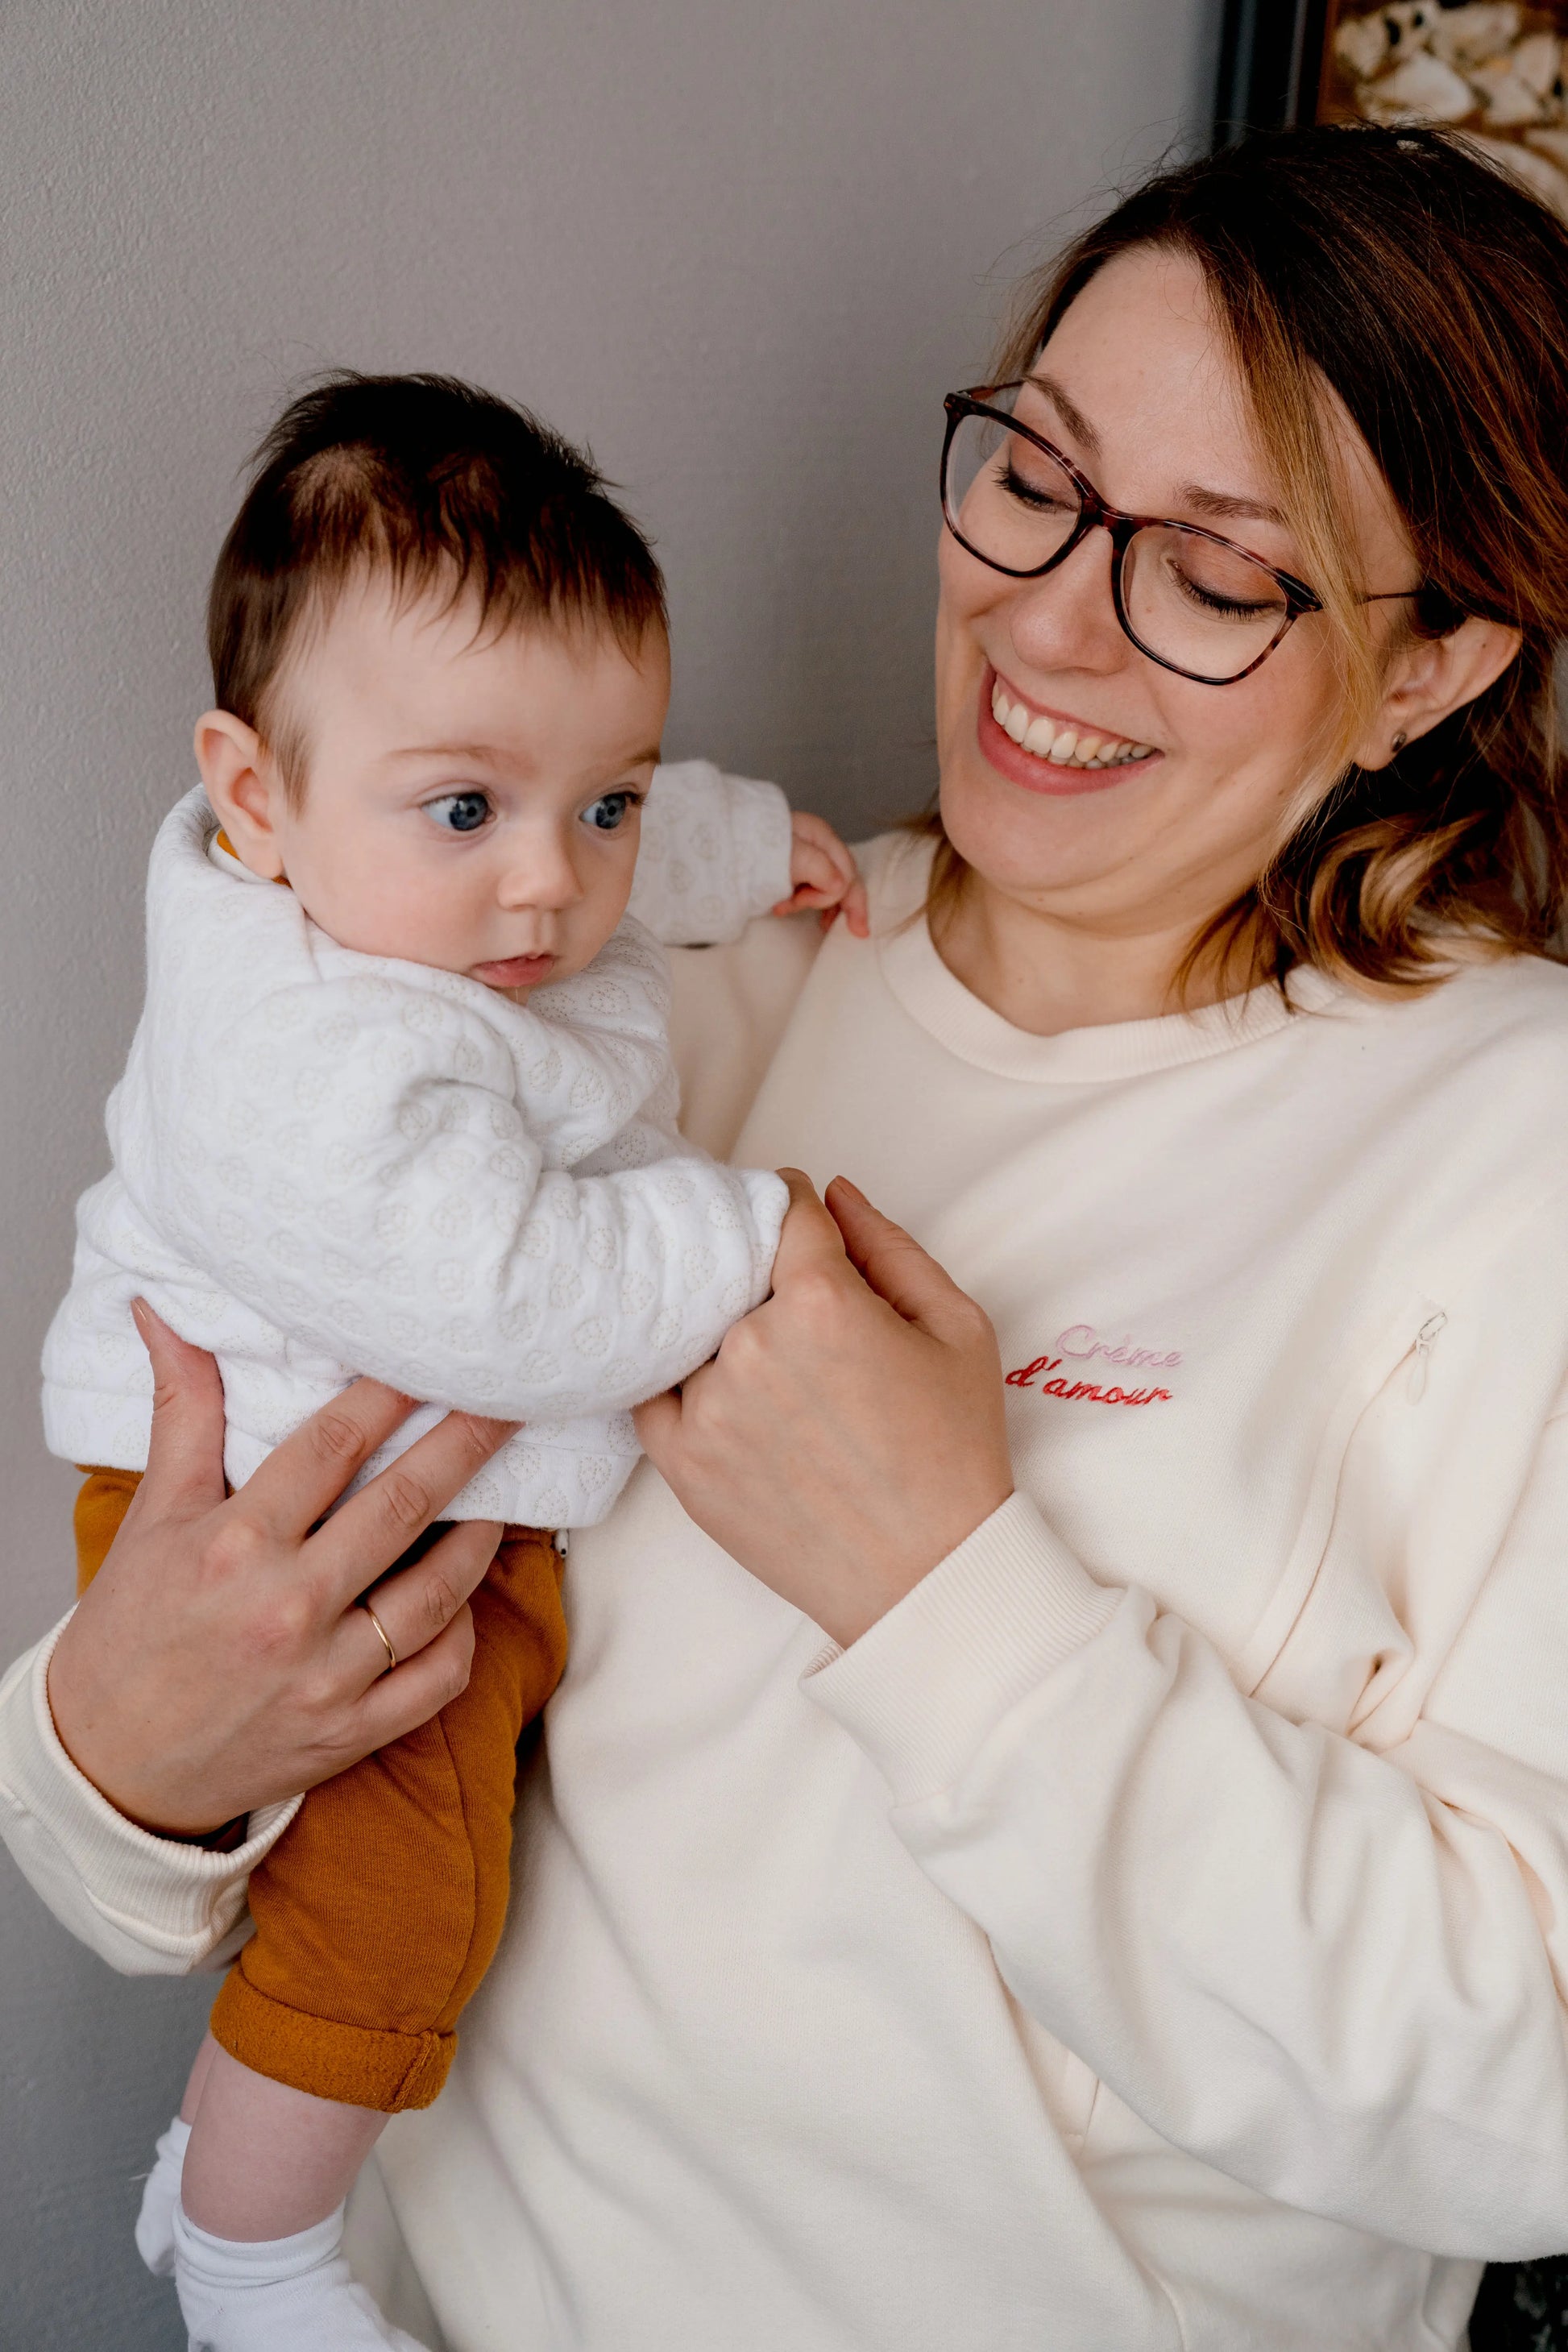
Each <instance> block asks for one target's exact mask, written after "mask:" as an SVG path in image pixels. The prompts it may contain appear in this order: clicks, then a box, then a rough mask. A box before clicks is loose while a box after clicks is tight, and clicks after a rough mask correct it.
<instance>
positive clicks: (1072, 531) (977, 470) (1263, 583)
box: [942, 383, 1421, 686]
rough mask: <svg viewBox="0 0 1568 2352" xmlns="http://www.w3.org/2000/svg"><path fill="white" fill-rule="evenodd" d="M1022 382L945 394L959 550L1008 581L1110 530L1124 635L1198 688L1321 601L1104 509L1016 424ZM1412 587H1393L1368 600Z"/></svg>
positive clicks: (1178, 528) (1173, 528)
mask: <svg viewBox="0 0 1568 2352" xmlns="http://www.w3.org/2000/svg"><path fill="white" fill-rule="evenodd" d="M1030 388H1031V387H1029V386H1028V385H1027V384H1025V383H994V384H976V385H975V386H974V387H973V390H972V391H969V392H950V393H949V394H948V395H947V398H946V400H945V402H944V403H943V406H944V407H945V408H946V410H947V438H946V440H945V441H944V442H943V444H942V515H943V517H944V519H945V520H946V523H947V527H948V529H949V530H950V531H952V535H953V537H954V539H956V540H957V541H958V543H959V545H960V546H961V547H963V548H967V549H968V551H969V552H970V554H971V555H977V556H978V557H979V558H980V561H981V562H982V563H988V564H989V565H990V566H991V568H992V570H993V571H994V572H1005V573H1006V574H1007V576H1008V577H1009V578H1010V579H1013V580H1037V579H1039V578H1041V577H1042V576H1043V575H1044V574H1045V573H1046V572H1054V571H1055V570H1056V568H1057V566H1058V563H1065V562H1066V561H1067V559H1068V556H1069V555H1070V554H1071V553H1072V551H1073V549H1074V548H1075V547H1077V545H1078V544H1079V541H1080V540H1083V539H1086V538H1087V537H1088V535H1089V532H1090V531H1091V530H1102V529H1103V530H1108V531H1109V532H1110V546H1111V566H1110V594H1111V601H1112V603H1113V604H1114V605H1115V607H1116V617H1117V620H1118V621H1119V622H1120V623H1121V628H1122V630H1123V632H1124V634H1125V635H1127V636H1128V637H1130V638H1131V641H1132V643H1133V644H1134V645H1135V646H1137V648H1138V650H1139V652H1140V653H1142V654H1147V655H1148V656H1149V658H1150V660H1151V661H1153V662H1158V663H1159V665H1160V667H1161V668H1162V669H1169V670H1174V671H1175V673H1176V675H1177V677H1190V678H1194V679H1195V680H1196V682H1197V683H1198V684H1199V685H1200V686H1234V685H1235V683H1236V681H1237V679H1238V678H1243V677H1249V676H1250V674H1251V673H1252V671H1254V670H1255V669H1256V668H1257V667H1258V664H1259V663H1260V662H1265V661H1267V660H1268V656H1269V655H1270V654H1271V653H1272V652H1273V651H1274V649H1275V647H1276V646H1278V645H1279V641H1280V639H1281V638H1282V637H1283V636H1285V635H1287V633H1288V632H1289V630H1290V629H1291V628H1293V627H1294V626H1295V624H1296V623H1297V622H1298V621H1299V620H1300V617H1301V615H1302V614H1303V613H1321V611H1322V609H1323V607H1322V604H1321V599H1320V598H1319V597H1317V596H1315V595H1314V594H1313V593H1312V591H1311V590H1310V588H1309V587H1308V586H1307V583H1306V582H1305V581H1304V580H1297V579H1294V578H1293V577H1292V576H1291V574H1290V573H1289V572H1279V571H1276V570H1275V568H1274V566H1273V565H1272V564H1269V563H1264V562H1260V561H1259V559H1258V557H1257V556H1256V555H1251V554H1249V553H1248V552H1247V549H1246V548H1245V547H1237V545H1236V544H1235V542H1234V541H1232V540H1228V539H1221V538H1220V537H1219V536H1218V535H1217V533H1215V532H1214V531H1212V530H1203V529H1201V528H1200V526H1199V525H1198V524H1196V523H1188V522H1173V521H1171V520H1168V519H1167V518H1165V517H1163V516H1156V515H1132V514H1123V513H1122V512H1121V509H1119V508H1116V507H1112V506H1107V504H1106V502H1105V500H1104V499H1102V498H1101V497H1100V492H1099V491H1098V490H1097V489H1096V488H1095V487H1094V484H1093V483H1092V482H1091V481H1089V478H1088V477H1087V476H1086V475H1083V474H1080V473H1079V469H1078V467H1076V466H1075V465H1074V464H1073V462H1072V460H1071V458H1070V457H1064V456H1063V454H1062V452H1061V451H1060V450H1059V449H1058V448H1057V447H1056V446H1054V445H1053V444H1052V443H1051V442H1049V441H1047V440H1046V439H1044V438H1043V436H1041V435H1040V434H1038V433H1036V432H1034V431H1033V430H1031V428H1030V427H1029V426H1028V425H1021V424H1020V423H1019V422H1018V419H1017V418H1016V416H1015V415H1014V414H1013V406H1014V403H1015V402H1016V399H1017V397H1018V394H1020V393H1021V392H1024V391H1026V390H1028V389H1030ZM1420 593H1421V592H1420V590H1418V589H1415V588H1393V589H1387V590H1384V591H1383V592H1382V593H1380V594H1378V595H1375V596H1364V597H1363V599H1362V602H1363V604H1384V603H1389V602H1392V601H1394V599H1396V598H1398V597H1402V596H1415V595H1418V594H1420Z"/></svg>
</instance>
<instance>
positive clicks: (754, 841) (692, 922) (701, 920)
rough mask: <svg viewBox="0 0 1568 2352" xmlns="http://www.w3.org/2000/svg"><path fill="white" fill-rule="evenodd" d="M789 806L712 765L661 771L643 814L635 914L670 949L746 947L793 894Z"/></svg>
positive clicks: (678, 765) (772, 787)
mask: <svg viewBox="0 0 1568 2352" xmlns="http://www.w3.org/2000/svg"><path fill="white" fill-rule="evenodd" d="M789 868H790V812H789V803H788V801H787V800H785V798H784V794H783V793H781V792H780V790H779V788H778V786H777V785H776V784H763V783H756V782H752V779H751V778H750V777H747V776H727V775H725V774H724V773H723V772H722V771H721V770H720V769H718V768H716V767H715V766H714V765H713V763H712V761H710V760H679V761H674V762H672V763H671V764H670V765H669V766H668V767H662V768H659V769H658V770H657V771H656V772H655V774H654V780H653V788H652V790H651V791H650V792H649V793H648V796H647V803H646V804H645V806H644V808H643V814H642V843H641V846H640V848H639V849H638V852H637V880H636V883H635V884H634V886H633V888H632V898H631V911H632V913H633V915H634V916H636V918H637V920H638V921H639V922H641V923H646V924H647V928H648V929H649V930H650V931H651V932H652V933H653V935H654V937H655V938H656V939H658V940H663V942H664V944H665V945H666V946H667V947H710V946H716V945H718V944H720V943H721V942H722V941H725V940H738V939H739V938H740V936H741V934H742V931H743V930H744V929H745V928H746V925H747V924H748V923H749V922H750V921H752V918H753V917H755V916H757V915H765V914H766V913H767V912H768V910H769V908H772V907H774V906H776V905H777V903H778V901H779V900H780V899H781V898H788V897H789V894H790V878H789Z"/></svg>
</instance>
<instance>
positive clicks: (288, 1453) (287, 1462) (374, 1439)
mask: <svg viewBox="0 0 1568 2352" xmlns="http://www.w3.org/2000/svg"><path fill="white" fill-rule="evenodd" d="M414 1410H415V1402H414V1399H413V1398H412V1397H406V1396H403V1395H401V1394H400V1393H399V1392H398V1391H397V1390H396V1389H389V1388H386V1387H384V1385H383V1383H382V1382H381V1381H354V1382H353V1386H352V1387H350V1388H346V1389H344V1390H343V1391H342V1393H341V1394H340V1395H338V1396H335V1397H333V1399H332V1400H331V1403H330V1404H324V1405H323V1406H322V1407H321V1411H320V1412H313V1413H312V1414H311V1415H310V1420H309V1421H302V1422H301V1423H300V1426H299V1428H298V1429H296V1430H295V1431H293V1432H292V1433H291V1434H290V1435H289V1436H288V1437H286V1438H285V1439H284V1440H283V1443H282V1444H281V1445H277V1446H274V1448H273V1450H272V1452H271V1453H270V1454H268V1456H267V1459H266V1461H265V1462H263V1463H262V1465H261V1466H260V1468H259V1469H258V1470H256V1471H254V1472H253V1473H252V1475H250V1477H248V1478H247V1480H246V1482H245V1486H244V1487H243V1488H242V1490H241V1491H242V1493H243V1494H244V1496H245V1502H246V1511H247V1517H250V1518H251V1519H253V1520H254V1521H255V1522H256V1523H257V1525H258V1526H259V1527H260V1528H263V1529H264V1530H265V1531H266V1533H267V1534H268V1535H272V1536H277V1537H279V1538H282V1539H284V1540H289V1539H290V1538H292V1539H293V1540H295V1541H298V1540H299V1539H300V1538H301V1537H303V1536H304V1535H305V1534H306V1532H307V1531H308V1530H309V1529H310V1528H313V1527H314V1526H315V1524H316V1522H317V1520H318V1519H320V1518H323V1517H325V1516H326V1514H327V1512H328V1511H330V1510H331V1507H332V1505H333V1504H334V1503H335V1502H336V1501H337V1499H338V1496H340V1495H341V1494H342V1491H343V1488H344V1487H345V1486H347V1485H348V1484H349V1482H350V1481H351V1479H353V1477H354V1476H355V1475H357V1473H358V1472H359V1471H360V1470H361V1469H362V1468H363V1465H365V1463H367V1462H368V1461H369V1459H370V1457H371V1455H372V1454H374V1452H375V1450H376V1447H377V1446H378V1445H382V1444H384V1443H385V1441H386V1440H387V1439H388V1438H389V1437H390V1436H391V1435H392V1433H393V1431H394V1430H395V1428H396V1427H397V1426H398V1424H399V1423H400V1422H405V1421H406V1420H407V1418H408V1416H409V1414H410V1413H411V1412H413V1411H414ZM219 1427H220V1430H221V1427H222V1417H221V1414H220V1417H219ZM410 1450H411V1451H413V1450H415V1449H410ZM456 1491H457V1490H456V1488H454V1489H453V1492H454V1493H455V1492H456ZM411 1540H412V1538H405V1541H411ZM396 1557H397V1554H396V1553H395V1552H394V1553H393V1554H392V1555H391V1559H396ZM383 1564H384V1565H388V1564H390V1563H389V1562H384V1563H383Z"/></svg>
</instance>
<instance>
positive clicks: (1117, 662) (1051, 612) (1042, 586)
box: [1007, 530, 1132, 671]
mask: <svg viewBox="0 0 1568 2352" xmlns="http://www.w3.org/2000/svg"><path fill="white" fill-rule="evenodd" d="M1113 560H1114V559H1113V557H1112V553H1111V548H1110V541H1109V539H1108V538H1107V536H1106V533H1105V532H1104V531H1103V530H1091V531H1090V532H1089V533H1088V535H1087V537H1085V538H1084V539H1082V540H1081V541H1079V544H1078V546H1077V547H1075V548H1074V549H1073V551H1072V553H1071V554H1070V555H1069V556H1068V559H1067V561H1066V562H1065V563H1060V564H1058V567H1057V569H1056V570H1055V571H1054V572H1046V573H1045V574H1044V575H1043V577H1042V578H1040V579H1038V580H1023V581H1020V582H1019V583H1018V586H1017V588H1016V590H1015V592H1014V593H1013V596H1012V598H1011V600H1010V602H1009V606H1008V613H1007V628H1008V634H1009V635H1011V637H1012V640H1013V644H1014V646H1015V648H1016V652H1017V655H1018V658H1019V660H1020V662H1022V663H1023V664H1025V665H1026V666H1027V667H1032V668H1035V669H1087V670H1103V671H1109V670H1113V669H1119V668H1120V667H1121V665H1122V663H1123V662H1124V661H1125V660H1126V658H1127V657H1128V656H1129V655H1130V654H1131V650H1132V649H1131V646H1129V645H1128V643H1127V640H1126V638H1125V637H1124V636H1123V635H1122V634H1121V628H1120V626H1119V625H1118V623H1117V619H1116V607H1115V604H1113V602H1112V601H1111V593H1110V565H1111V562H1112V561H1113Z"/></svg>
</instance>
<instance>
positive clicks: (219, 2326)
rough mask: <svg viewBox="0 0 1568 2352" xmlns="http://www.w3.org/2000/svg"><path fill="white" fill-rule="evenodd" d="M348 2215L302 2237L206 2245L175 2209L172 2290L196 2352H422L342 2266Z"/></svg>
mask: <svg viewBox="0 0 1568 2352" xmlns="http://www.w3.org/2000/svg"><path fill="white" fill-rule="evenodd" d="M342 2242H343V2208H342V2206H341V2205H340V2206H339V2207H338V2210H337V2211H336V2212H335V2213H330V2214H329V2215H328V2216H327V2219H326V2220H325V2221H318V2222H317V2223H316V2225H315V2227H314V2229H311V2230H301V2231H300V2233H299V2235H298V2237H293V2238H270V2239H265V2240H263V2241H261V2242H258V2243H257V2244H247V2243H246V2242H244V2241H242V2240H239V2239H234V2238H213V2237H209V2236H208V2234H207V2232H206V2231H205V2230H198V2229H197V2227H196V2225H195V2222H194V2221H189V2220H187V2218H186V2215H185V2210H184V2206H178V2205H177V2206H176V2207H175V2209H174V2254H175V2262H174V2284H175V2285H176V2286H177V2287H178V2289H179V2291H180V2309H181V2310H182V2311H183V2312H184V2316H185V2326H187V2327H188V2328H189V2330H190V2337H191V2344H190V2352H426V2347H425V2346H424V2345H421V2344H416V2342H415V2340H414V2338H413V2336H405V2334H404V2332H403V2330H402V2328H401V2327H394V2326H390V2325H389V2323H388V2322H387V2321H386V2320H384V2318H383V2317H382V2315H381V2313H380V2312H379V2311H378V2310H377V2309H376V2307H375V2303H374V2299H373V2297H372V2296H370V2295H369V2294H366V2292H365V2290H364V2288H363V2286H355V2284H353V2279H352V2277H351V2276H350V2274H349V2266H348V2263H346V2262H345V2261H344V2260H343V2254H342Z"/></svg>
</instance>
